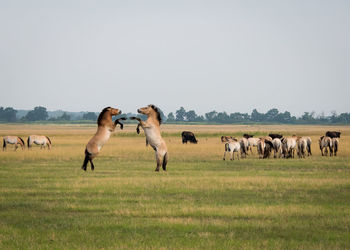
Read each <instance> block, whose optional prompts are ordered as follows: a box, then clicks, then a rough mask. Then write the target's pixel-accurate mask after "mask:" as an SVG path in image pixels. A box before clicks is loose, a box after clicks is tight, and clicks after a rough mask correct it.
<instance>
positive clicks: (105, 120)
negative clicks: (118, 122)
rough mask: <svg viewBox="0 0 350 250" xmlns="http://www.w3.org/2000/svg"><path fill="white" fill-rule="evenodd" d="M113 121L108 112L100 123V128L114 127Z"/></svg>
mask: <svg viewBox="0 0 350 250" xmlns="http://www.w3.org/2000/svg"><path fill="white" fill-rule="evenodd" d="M112 124H113V121H112V116H111V114H110V112H106V114H104V116H103V117H102V119H101V120H100V121H99V122H98V126H99V127H100V126H112Z"/></svg>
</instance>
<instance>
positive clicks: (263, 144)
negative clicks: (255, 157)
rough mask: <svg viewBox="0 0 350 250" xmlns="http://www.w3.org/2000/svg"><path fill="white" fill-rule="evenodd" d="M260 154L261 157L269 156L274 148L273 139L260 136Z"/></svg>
mask: <svg viewBox="0 0 350 250" xmlns="http://www.w3.org/2000/svg"><path fill="white" fill-rule="evenodd" d="M257 148H258V154H259V158H263V159H265V158H269V157H270V153H271V150H272V149H273V144H272V141H271V140H268V139H265V138H259V141H258V147H257Z"/></svg>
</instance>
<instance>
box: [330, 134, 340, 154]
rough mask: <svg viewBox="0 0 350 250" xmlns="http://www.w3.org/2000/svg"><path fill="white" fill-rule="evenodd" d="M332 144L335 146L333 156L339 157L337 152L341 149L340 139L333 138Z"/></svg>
mask: <svg viewBox="0 0 350 250" xmlns="http://www.w3.org/2000/svg"><path fill="white" fill-rule="evenodd" d="M332 144H333V155H334V156H337V152H338V149H339V139H338V138H332Z"/></svg>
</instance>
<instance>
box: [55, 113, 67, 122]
mask: <svg viewBox="0 0 350 250" xmlns="http://www.w3.org/2000/svg"><path fill="white" fill-rule="evenodd" d="M57 120H59V121H70V115H68V114H67V113H66V112H64V113H63V114H62V115H61V116H60V117H57Z"/></svg>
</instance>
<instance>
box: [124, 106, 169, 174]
mask: <svg viewBox="0 0 350 250" xmlns="http://www.w3.org/2000/svg"><path fill="white" fill-rule="evenodd" d="M137 112H138V113H140V114H144V115H147V120H146V121H142V120H141V119H140V118H138V117H130V119H131V120H137V121H138V122H139V124H138V125H137V128H136V132H137V133H138V134H139V133H140V126H141V127H142V128H143V130H144V131H145V135H146V145H147V144H150V145H151V147H152V148H153V149H154V151H155V153H156V160H157V168H156V170H155V171H159V167H160V166H162V168H163V170H164V171H166V165H167V163H168V149H167V146H166V144H165V141H164V140H163V138H162V136H161V134H160V124H161V123H162V118H161V116H160V112H159V109H158V108H157V107H156V106H154V105H148V106H147V107H144V108H140V109H138V110H137Z"/></svg>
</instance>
